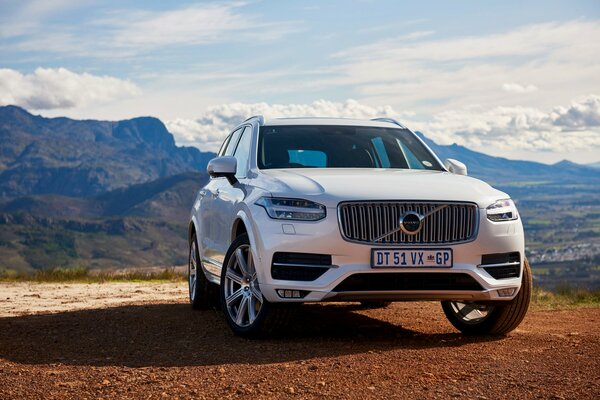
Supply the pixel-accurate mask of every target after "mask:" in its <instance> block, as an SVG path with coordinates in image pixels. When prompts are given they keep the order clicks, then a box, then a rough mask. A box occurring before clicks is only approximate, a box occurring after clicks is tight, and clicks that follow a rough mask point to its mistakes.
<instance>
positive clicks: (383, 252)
mask: <svg viewBox="0 0 600 400" xmlns="http://www.w3.org/2000/svg"><path fill="white" fill-rule="evenodd" d="M371 267H373V268H414V267H421V268H450V267H452V249H373V250H372V251H371Z"/></svg>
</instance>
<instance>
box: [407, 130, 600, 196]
mask: <svg viewBox="0 0 600 400" xmlns="http://www.w3.org/2000/svg"><path fill="white" fill-rule="evenodd" d="M417 134H418V135H419V137H421V139H423V140H424V141H425V143H427V145H428V146H429V147H431V149H432V150H433V151H434V152H435V153H436V154H437V155H438V156H439V158H440V159H441V160H442V161H443V160H445V159H446V158H454V159H457V160H459V161H461V162H463V163H465V164H466V165H467V170H468V173H469V175H471V176H474V177H476V178H480V179H483V180H485V181H486V182H489V183H492V184H506V183H510V182H517V181H538V182H560V183H565V182H572V183H576V182H585V183H589V182H590V180H593V181H599V182H600V173H599V171H598V169H595V168H591V167H589V166H586V165H580V164H575V163H573V162H570V161H566V160H565V161H561V162H559V163H556V164H553V165H548V164H542V163H538V162H533V161H521V160H509V159H507V158H503V157H494V156H490V155H488V154H484V153H479V152H477V151H473V150H470V149H468V148H466V147H464V146H460V145H458V144H452V145H449V146H444V145H439V144H437V143H435V142H434V141H433V140H430V139H428V138H427V137H426V136H425V135H423V134H422V133H421V132H417Z"/></svg>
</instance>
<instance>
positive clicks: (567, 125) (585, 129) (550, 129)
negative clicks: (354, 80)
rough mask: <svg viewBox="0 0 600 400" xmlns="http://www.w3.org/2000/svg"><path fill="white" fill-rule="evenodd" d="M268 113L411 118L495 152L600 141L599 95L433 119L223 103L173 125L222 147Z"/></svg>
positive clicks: (437, 136)
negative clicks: (239, 128)
mask: <svg viewBox="0 0 600 400" xmlns="http://www.w3.org/2000/svg"><path fill="white" fill-rule="evenodd" d="M256 114H262V115H264V116H265V118H267V119H269V118H276V117H303V116H307V117H310V116H328V117H348V118H360V119H369V118H373V117H392V118H397V119H399V120H400V121H406V123H407V125H409V127H411V128H413V129H415V130H420V131H422V132H423V133H425V135H426V136H428V137H429V138H431V139H433V140H435V141H436V142H438V143H439V144H452V143H458V144H461V145H465V146H467V147H469V148H472V149H476V150H480V151H484V152H487V153H490V154H495V153H497V151H498V150H525V151H555V152H561V151H572V150H577V149H587V150H589V149H594V148H599V147H600V128H599V126H600V96H597V95H590V96H587V97H585V98H581V99H578V100H576V101H574V102H572V103H571V104H570V105H569V106H566V107H564V106H558V107H554V108H553V109H552V110H550V111H542V110H539V109H537V108H532V107H494V108H491V109H484V108H482V107H480V106H473V107H466V108H462V109H457V110H453V111H445V112H441V113H439V114H437V115H435V116H434V118H433V119H432V120H431V121H429V122H421V123H418V122H410V121H407V119H408V120H410V118H411V117H413V116H414V115H412V114H411V113H400V112H398V111H396V110H394V109H393V108H392V107H390V106H385V107H372V106H369V105H366V104H362V103H359V102H357V101H355V100H347V101H345V102H331V101H325V100H318V101H315V102H313V103H310V104H286V105H284V104H273V105H270V104H267V103H256V104H244V103H232V104H223V105H219V106H216V107H210V108H208V109H207V110H206V111H205V112H204V113H203V114H202V115H201V116H200V118H198V119H197V120H187V119H175V120H171V121H168V122H167V124H166V125H167V127H168V129H169V130H170V131H171V132H172V133H173V134H174V135H175V138H176V140H177V142H178V143H179V144H185V145H194V146H197V147H198V148H200V149H202V150H211V151H216V150H218V148H219V146H220V145H221V142H222V141H223V139H224V138H225V137H226V135H227V134H228V133H229V132H230V131H231V129H232V128H233V127H235V125H237V124H238V123H240V122H241V121H243V120H244V119H246V118H248V117H249V116H251V115H256Z"/></svg>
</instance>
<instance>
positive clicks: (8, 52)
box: [0, 0, 600, 162]
mask: <svg viewBox="0 0 600 400" xmlns="http://www.w3.org/2000/svg"><path fill="white" fill-rule="evenodd" d="M597 38H600V2H598V1H562V2H558V1H530V2H516V1H504V2H490V1H460V2H447V1H421V2H398V1H376V0H371V1H369V0H365V1H354V2H349V1H232V2H185V1H181V2H164V1H162V2H161V1H118V2H110V1H102V2H101V1H87V0H79V1H72V0H56V1H21V2H15V1H5V0H0V51H1V53H0V54H2V57H1V58H0V104H17V105H21V106H23V107H25V108H27V109H29V110H30V111H32V112H35V113H39V114H42V115H45V116H57V115H66V116H70V117H74V118H99V119H121V118H129V117H134V116H139V115H153V116H157V117H159V118H161V119H162V120H163V121H164V122H165V123H166V124H167V127H168V128H169V129H170V130H171V131H172V132H173V133H174V134H175V137H176V140H177V141H178V143H180V144H186V145H195V146H198V147H200V148H202V149H211V150H214V149H215V148H216V147H218V143H219V142H220V141H221V140H222V138H223V136H224V135H225V134H226V132H227V130H228V129H229V128H230V127H231V125H232V124H233V123H235V122H236V121H238V120H240V119H243V118H244V117H246V116H248V115H250V114H254V113H263V114H265V115H266V116H267V117H277V116H292V115H319V116H346V117H360V118H369V117H372V116H376V115H385V116H392V117H395V118H398V119H401V120H402V121H403V122H405V123H406V124H408V125H409V126H410V127H412V128H414V129H419V130H421V131H423V132H424V133H425V134H426V135H428V136H429V137H431V138H432V139H434V140H436V141H438V142H440V143H444V144H450V143H454V142H456V143H460V144H463V145H466V146H469V147H471V148H474V149H476V150H481V151H485V152H488V153H491V154H496V155H502V156H506V157H510V158H522V159H534V160H538V161H543V162H556V161H558V160H560V159H563V158H568V159H571V160H573V161H577V162H596V161H600V151H599V150H600V45H599V44H598V43H599V42H600V40H598V39H597Z"/></svg>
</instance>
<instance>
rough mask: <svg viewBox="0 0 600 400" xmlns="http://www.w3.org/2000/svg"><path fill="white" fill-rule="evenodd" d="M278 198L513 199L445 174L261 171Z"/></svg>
mask: <svg viewBox="0 0 600 400" xmlns="http://www.w3.org/2000/svg"><path fill="white" fill-rule="evenodd" d="M260 175H261V178H262V180H265V182H264V185H260V186H262V187H264V188H268V191H269V192H271V194H272V195H273V196H275V197H277V196H281V197H301V198H306V199H307V200H313V201H317V202H319V203H321V204H324V205H326V206H328V207H336V206H337V204H338V203H339V202H341V201H346V200H431V201H468V202H474V203H477V204H478V206H479V207H482V208H483V207H487V206H488V205H490V204H492V203H493V202H494V201H496V200H498V199H502V198H507V197H509V196H508V195H507V194H506V193H503V192H501V191H499V190H497V189H494V188H493V187H491V186H490V185H488V184H487V183H485V182H483V181H480V180H478V179H475V178H471V177H468V176H463V175H455V174H452V173H450V172H445V171H427V170H401V169H354V168H338V169H335V168H328V169H318V168H298V169H279V170H276V169H273V170H261V171H260Z"/></svg>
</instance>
